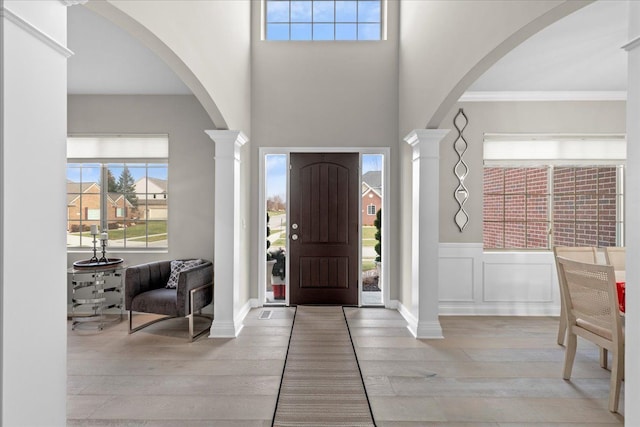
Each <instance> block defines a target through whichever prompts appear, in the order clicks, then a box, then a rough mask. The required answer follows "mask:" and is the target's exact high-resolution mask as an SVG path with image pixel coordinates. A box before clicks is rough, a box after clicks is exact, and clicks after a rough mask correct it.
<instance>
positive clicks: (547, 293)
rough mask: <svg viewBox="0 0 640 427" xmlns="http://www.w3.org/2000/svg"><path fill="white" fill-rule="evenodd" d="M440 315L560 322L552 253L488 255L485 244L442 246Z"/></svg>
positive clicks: (558, 294) (558, 296)
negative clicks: (553, 318) (543, 318)
mask: <svg viewBox="0 0 640 427" xmlns="http://www.w3.org/2000/svg"><path fill="white" fill-rule="evenodd" d="M439 268H440V278H439V310H440V314H441V315H511V316H518V315H530V316H557V315H558V314H559V313H560V292H559V289H558V280H557V276H556V267H555V263H554V259H553V253H552V252H550V251H544V252H484V251H483V249H482V244H470V243H464V244H461V243H441V244H440V264H439Z"/></svg>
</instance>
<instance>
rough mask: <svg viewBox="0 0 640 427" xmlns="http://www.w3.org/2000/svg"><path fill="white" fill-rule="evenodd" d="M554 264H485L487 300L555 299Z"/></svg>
mask: <svg viewBox="0 0 640 427" xmlns="http://www.w3.org/2000/svg"><path fill="white" fill-rule="evenodd" d="M551 273H552V271H551V266H550V265H545V264H504V263H496V264H491V263H488V262H485V264H484V294H483V298H482V299H483V301H485V302H551V300H552V292H551V286H552V282H551V279H552V278H551Z"/></svg>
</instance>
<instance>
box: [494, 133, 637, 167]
mask: <svg viewBox="0 0 640 427" xmlns="http://www.w3.org/2000/svg"><path fill="white" fill-rule="evenodd" d="M626 158H627V141H626V139H625V136H624V135H549V134H485V136H484V163H485V165H487V166H492V165H496V164H500V165H505V163H509V164H513V165H536V164H545V165H571V164H576V163H581V164H584V163H588V164H591V165H623V164H624V163H625V161H626Z"/></svg>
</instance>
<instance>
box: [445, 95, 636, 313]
mask: <svg viewBox="0 0 640 427" xmlns="http://www.w3.org/2000/svg"><path fill="white" fill-rule="evenodd" d="M458 108H462V109H463V110H464V113H465V115H466V116H467V118H468V120H469V124H468V125H467V127H466V128H465V130H464V133H463V135H464V137H465V139H466V140H467V143H468V144H469V147H468V150H467V152H466V153H465V155H464V159H465V162H466V163H467V164H468V165H469V175H468V177H467V179H466V180H465V185H466V186H467V188H468V189H469V199H468V201H467V203H466V204H465V209H466V211H467V212H468V214H469V217H470V220H469V223H468V225H467V227H466V228H465V229H464V231H463V232H460V231H459V229H458V227H457V226H456V225H455V223H454V221H453V217H454V215H455V213H456V211H457V209H458V205H457V203H456V201H455V199H454V198H453V190H454V189H455V188H456V186H457V185H458V181H457V178H456V177H455V175H454V173H453V166H454V165H455V163H456V162H457V160H458V156H457V154H456V152H455V151H454V150H453V142H454V140H455V139H456V138H457V136H458V133H457V131H456V130H455V128H454V127H453V118H454V116H455V115H456V114H457V113H458ZM625 123H626V119H625V102H623V101H602V102H550V101H549V102H465V103H459V104H458V105H457V106H456V107H455V108H454V109H453V110H452V111H451V112H450V113H449V114H448V115H447V116H446V117H445V119H444V121H443V126H444V125H449V126H450V127H451V128H452V129H453V130H452V132H451V133H450V134H449V135H448V136H447V137H446V138H445V139H444V140H443V141H442V143H441V146H440V201H439V205H440V242H441V243H440V280H439V282H440V283H439V286H440V313H441V314H511V315H557V314H558V313H559V308H560V300H559V293H558V283H557V276H556V271H555V264H554V261H553V256H552V253H551V252H550V251H542V252H536V251H531V252H530V251H528V252H518V251H507V252H503V251H500V252H483V249H482V192H483V187H482V185H483V183H482V181H483V138H484V134H485V133H550V134H564V133H574V134H575V133H586V134H589V133H594V134H598V133H603V134H611V133H615V134H624V133H625V132H626V130H625V129H626V128H625Z"/></svg>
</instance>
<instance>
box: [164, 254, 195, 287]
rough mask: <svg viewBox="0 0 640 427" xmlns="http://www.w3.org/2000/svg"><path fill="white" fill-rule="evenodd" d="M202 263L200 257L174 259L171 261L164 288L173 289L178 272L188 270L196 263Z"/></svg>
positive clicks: (178, 275)
mask: <svg viewBox="0 0 640 427" xmlns="http://www.w3.org/2000/svg"><path fill="white" fill-rule="evenodd" d="M200 264H202V260H201V259H190V260H186V261H181V260H174V261H171V274H170V275H169V280H168V281H167V285H166V288H168V289H175V288H177V287H178V279H179V278H180V273H181V272H183V271H185V270H189V269H190V268H192V267H195V266H196V265H200Z"/></svg>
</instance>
